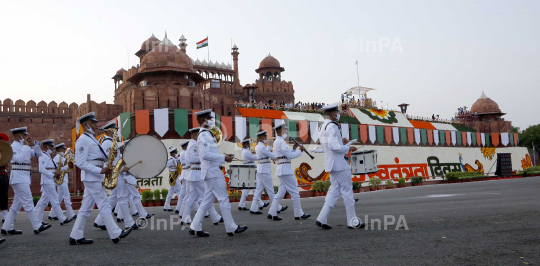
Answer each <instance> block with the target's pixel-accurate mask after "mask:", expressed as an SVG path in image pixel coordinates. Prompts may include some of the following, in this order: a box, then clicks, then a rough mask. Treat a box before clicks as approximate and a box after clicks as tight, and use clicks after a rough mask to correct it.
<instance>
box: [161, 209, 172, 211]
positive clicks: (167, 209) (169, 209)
mask: <svg viewBox="0 0 540 266" xmlns="http://www.w3.org/2000/svg"><path fill="white" fill-rule="evenodd" d="M163 211H166V212H172V211H173V209H163Z"/></svg>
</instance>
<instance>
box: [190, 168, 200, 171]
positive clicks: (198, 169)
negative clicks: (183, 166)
mask: <svg viewBox="0 0 540 266" xmlns="http://www.w3.org/2000/svg"><path fill="white" fill-rule="evenodd" d="M191 170H192V171H201V168H191Z"/></svg>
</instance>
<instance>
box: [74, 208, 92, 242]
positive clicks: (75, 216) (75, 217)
mask: <svg viewBox="0 0 540 266" xmlns="http://www.w3.org/2000/svg"><path fill="white" fill-rule="evenodd" d="M71 219H72V220H75V219H77V214H75V215H73V217H71ZM90 240H91V239H90Z"/></svg>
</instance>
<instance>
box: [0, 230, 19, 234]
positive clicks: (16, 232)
mask: <svg viewBox="0 0 540 266" xmlns="http://www.w3.org/2000/svg"><path fill="white" fill-rule="evenodd" d="M1 234H2V235H7V234H10V235H20V234H22V231H20V230H15V229H13V230H9V231H6V230H4V229H2V232H1Z"/></svg>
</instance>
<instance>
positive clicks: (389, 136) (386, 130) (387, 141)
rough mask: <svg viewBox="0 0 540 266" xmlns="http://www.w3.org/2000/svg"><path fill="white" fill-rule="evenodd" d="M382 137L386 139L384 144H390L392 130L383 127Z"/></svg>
mask: <svg viewBox="0 0 540 266" xmlns="http://www.w3.org/2000/svg"><path fill="white" fill-rule="evenodd" d="M384 135H385V138H386V143H388V144H391V143H392V128H391V127H384Z"/></svg>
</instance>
